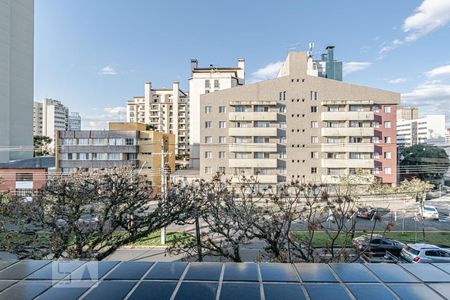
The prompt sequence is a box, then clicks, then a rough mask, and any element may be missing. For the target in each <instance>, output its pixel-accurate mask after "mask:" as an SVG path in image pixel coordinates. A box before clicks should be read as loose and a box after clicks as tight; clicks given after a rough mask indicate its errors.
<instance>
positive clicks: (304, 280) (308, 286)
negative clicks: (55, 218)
mask: <svg viewBox="0 0 450 300" xmlns="http://www.w3.org/2000/svg"><path fill="white" fill-rule="evenodd" d="M449 298H450V264H448V263H447V264H446V263H442V264H398V265H396V264H356V263H355V264H307V263H301V264H277V263H260V264H257V263H206V262H205V263H186V262H133V261H125V262H113V261H103V262H92V261H90V262H85V261H32V260H28V261H10V262H7V261H0V299H7V300H15V299H64V300H70V299H95V300H100V299H105V300H106V299H107V300H114V299H133V300H135V299H157V300H162V299H167V300H168V299H176V300H183V299H188V300H194V299H212V300H217V299H223V300H228V299H231V300H238V299H243V300H245V299H262V300H274V299H275V300H290V299H333V300H339V299H364V300H366V299H377V300H380V299H427V300H433V299H449Z"/></svg>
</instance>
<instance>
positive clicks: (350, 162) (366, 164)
mask: <svg viewBox="0 0 450 300" xmlns="http://www.w3.org/2000/svg"><path fill="white" fill-rule="evenodd" d="M321 165H322V167H323V168H361V169H373V167H374V162H373V159H322V161H321Z"/></svg>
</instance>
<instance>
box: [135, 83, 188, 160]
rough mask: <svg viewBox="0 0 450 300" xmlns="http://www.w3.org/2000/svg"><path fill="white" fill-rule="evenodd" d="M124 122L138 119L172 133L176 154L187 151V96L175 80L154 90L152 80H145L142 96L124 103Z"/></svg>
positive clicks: (161, 130)
mask: <svg viewBox="0 0 450 300" xmlns="http://www.w3.org/2000/svg"><path fill="white" fill-rule="evenodd" d="M127 122H131V123H133V122H140V123H144V124H147V125H148V128H149V129H150V130H156V131H160V132H165V133H173V134H174V136H175V141H176V142H175V145H174V146H175V153H176V155H179V156H187V155H188V154H189V97H188V95H187V93H185V92H183V91H182V90H181V89H180V84H179V83H178V82H174V83H173V84H172V88H170V89H166V88H158V89H155V88H152V84H151V82H147V83H145V94H144V96H137V97H134V98H133V100H130V101H128V103H127Z"/></svg>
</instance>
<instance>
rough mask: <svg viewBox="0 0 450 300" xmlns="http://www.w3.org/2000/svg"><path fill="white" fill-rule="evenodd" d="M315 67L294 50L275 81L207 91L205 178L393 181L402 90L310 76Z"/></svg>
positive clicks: (203, 118)
mask: <svg viewBox="0 0 450 300" xmlns="http://www.w3.org/2000/svg"><path fill="white" fill-rule="evenodd" d="M313 65H314V64H313V58H312V57H311V55H309V54H307V53H302V52H290V53H289V55H288V57H287V59H286V61H285V63H284V64H283V66H282V68H281V70H280V73H279V75H278V77H277V78H275V79H271V80H266V81H261V82H257V83H253V84H248V85H243V86H238V87H234V88H230V89H227V90H222V91H217V92H214V93H210V94H206V95H202V96H201V101H200V104H201V105H200V106H201V107H200V111H201V116H200V124H201V126H202V128H201V136H200V141H201V143H200V145H201V147H200V177H202V178H205V179H209V178H211V177H212V176H213V175H214V174H215V173H216V172H220V173H223V174H225V175H226V176H231V177H232V178H233V179H232V180H234V181H239V180H241V179H240V178H241V175H246V176H247V177H248V176H255V177H256V178H257V180H258V181H259V182H260V183H261V184H262V185H266V186H267V185H274V184H277V183H281V182H286V181H290V180H291V179H298V180H303V181H306V182H320V183H329V184H333V183H339V181H340V178H342V175H352V174H356V173H358V172H363V173H366V174H373V176H375V177H377V178H379V179H380V180H381V181H382V182H383V183H386V184H391V185H395V184H396V172H397V164H396V157H397V150H396V149H397V148H396V135H395V128H396V107H397V105H398V104H399V102H400V95H399V94H397V93H393V92H388V91H383V90H379V89H374V88H369V87H363V86H358V85H354V84H349V83H345V82H342V81H339V80H333V79H331V78H326V76H318V75H308V74H313V73H314V70H312V69H311V68H312V66H313ZM333 76H334V77H336V78H339V76H340V75H339V74H335V75H333Z"/></svg>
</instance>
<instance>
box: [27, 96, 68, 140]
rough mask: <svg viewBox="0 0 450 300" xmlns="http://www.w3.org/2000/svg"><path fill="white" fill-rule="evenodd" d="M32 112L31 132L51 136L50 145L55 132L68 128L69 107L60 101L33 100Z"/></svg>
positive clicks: (36, 134)
mask: <svg viewBox="0 0 450 300" xmlns="http://www.w3.org/2000/svg"><path fill="white" fill-rule="evenodd" d="M33 114H34V116H33V123H34V124H33V125H34V126H33V134H34V135H35V136H38V135H42V136H47V137H49V138H51V139H52V144H51V146H52V147H53V145H54V140H55V138H56V133H57V132H58V131H59V130H68V129H69V109H68V108H67V107H66V106H64V104H62V103H61V101H58V100H54V99H44V100H43V101H42V102H34V109H33Z"/></svg>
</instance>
